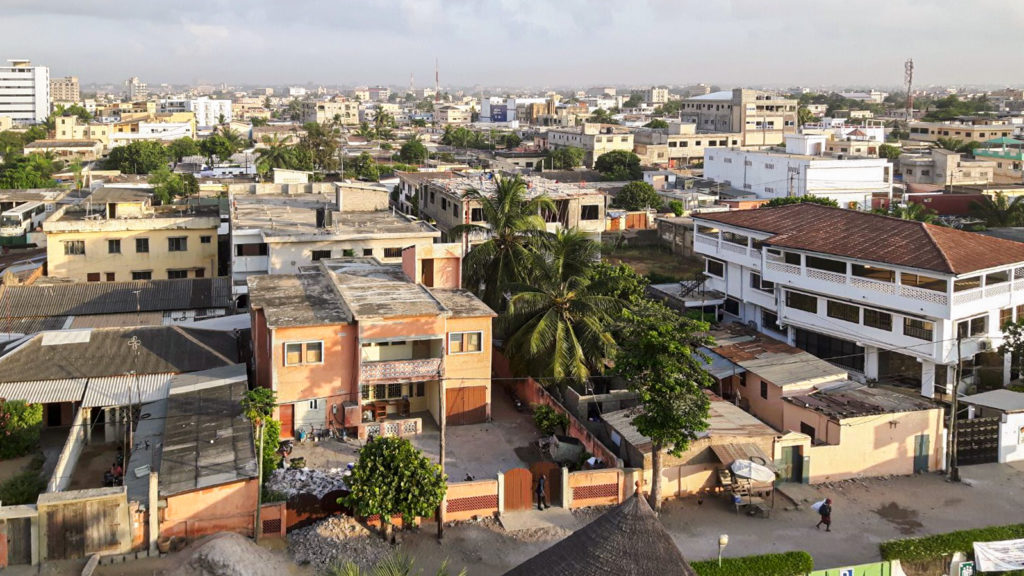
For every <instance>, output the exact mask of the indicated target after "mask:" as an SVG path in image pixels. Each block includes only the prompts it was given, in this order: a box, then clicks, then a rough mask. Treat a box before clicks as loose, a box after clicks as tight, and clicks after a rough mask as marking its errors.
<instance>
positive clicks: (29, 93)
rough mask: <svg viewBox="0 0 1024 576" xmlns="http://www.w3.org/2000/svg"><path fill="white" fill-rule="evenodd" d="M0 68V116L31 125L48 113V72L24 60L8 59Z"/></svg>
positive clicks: (40, 120)
mask: <svg viewBox="0 0 1024 576" xmlns="http://www.w3.org/2000/svg"><path fill="white" fill-rule="evenodd" d="M7 62H8V65H7V66H3V67H0V116H8V117H10V118H11V119H12V120H13V121H15V122H23V123H34V122H42V121H44V120H46V117H47V116H49V114H50V69H49V68H47V67H46V66H32V63H31V62H30V61H28V60H21V59H16V60H8V61H7Z"/></svg>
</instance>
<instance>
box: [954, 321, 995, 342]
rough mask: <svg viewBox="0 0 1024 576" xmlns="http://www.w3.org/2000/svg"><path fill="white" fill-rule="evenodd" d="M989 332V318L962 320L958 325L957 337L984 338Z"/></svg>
mask: <svg viewBox="0 0 1024 576" xmlns="http://www.w3.org/2000/svg"><path fill="white" fill-rule="evenodd" d="M987 332H988V316H978V317H976V318H971V319H970V320H961V321H960V322H957V323H956V335H957V337H958V338H967V337H968V336H984V335H985V334H986V333H987Z"/></svg>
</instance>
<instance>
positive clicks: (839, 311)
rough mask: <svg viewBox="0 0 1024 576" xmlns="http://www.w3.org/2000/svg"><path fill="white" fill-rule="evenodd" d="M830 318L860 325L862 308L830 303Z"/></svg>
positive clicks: (831, 301)
mask: <svg viewBox="0 0 1024 576" xmlns="http://www.w3.org/2000/svg"><path fill="white" fill-rule="evenodd" d="M828 317H829V318H836V319H837V320H844V321H846V322H852V323H853V324H860V307H858V306H853V305H852V304H845V303H843V302H836V301H835V300H829V301H828Z"/></svg>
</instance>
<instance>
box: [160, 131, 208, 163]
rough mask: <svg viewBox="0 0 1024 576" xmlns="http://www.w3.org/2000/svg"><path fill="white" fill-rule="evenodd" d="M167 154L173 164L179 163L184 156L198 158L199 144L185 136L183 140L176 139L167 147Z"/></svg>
mask: <svg viewBox="0 0 1024 576" xmlns="http://www.w3.org/2000/svg"><path fill="white" fill-rule="evenodd" d="M167 154H168V155H169V156H170V157H171V159H172V160H174V161H175V162H181V159H182V158H185V157H186V156H199V155H200V154H202V151H201V150H200V149H199V144H198V143H196V141H195V140H193V139H191V138H189V137H188V136H185V137H184V138H178V139H177V140H175V141H173V142H171V143H170V144H168V145H167Z"/></svg>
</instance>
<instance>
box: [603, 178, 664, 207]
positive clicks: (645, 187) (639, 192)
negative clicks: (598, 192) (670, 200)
mask: <svg viewBox="0 0 1024 576" xmlns="http://www.w3.org/2000/svg"><path fill="white" fill-rule="evenodd" d="M662 204H664V201H663V200H662V199H661V196H659V195H658V191H657V190H655V189H654V186H651V185H650V184H648V183H647V182H643V181H639V180H638V181H636V182H630V183H629V184H626V185H625V186H623V188H622V190H620V191H619V193H618V194H616V195H615V205H616V206H618V207H619V208H623V209H625V210H657V209H659V208H661V205H662Z"/></svg>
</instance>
